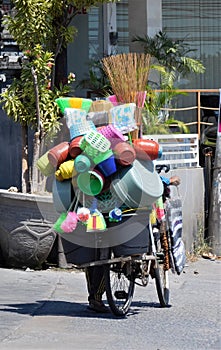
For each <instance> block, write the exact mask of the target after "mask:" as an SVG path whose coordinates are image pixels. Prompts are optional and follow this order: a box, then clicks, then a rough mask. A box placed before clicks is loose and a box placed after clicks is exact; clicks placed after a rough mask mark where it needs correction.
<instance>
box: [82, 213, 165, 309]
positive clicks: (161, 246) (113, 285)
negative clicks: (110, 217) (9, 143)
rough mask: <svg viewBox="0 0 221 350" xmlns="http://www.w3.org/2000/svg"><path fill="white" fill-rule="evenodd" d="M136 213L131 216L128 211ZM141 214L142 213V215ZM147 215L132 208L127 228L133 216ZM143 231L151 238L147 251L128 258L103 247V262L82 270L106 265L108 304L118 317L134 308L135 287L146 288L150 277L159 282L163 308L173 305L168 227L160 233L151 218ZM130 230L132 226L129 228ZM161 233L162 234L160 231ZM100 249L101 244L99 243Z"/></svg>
mask: <svg viewBox="0 0 221 350" xmlns="http://www.w3.org/2000/svg"><path fill="white" fill-rule="evenodd" d="M130 211H132V213H131V214H129V213H128V212H130ZM140 212H141V214H140ZM145 215H146V216H147V212H145V210H142V209H139V210H137V211H135V210H133V209H129V210H126V211H124V212H123V219H124V220H125V225H126V221H127V218H131V217H132V216H133V218H134V221H136V219H137V222H139V220H140V217H141V216H145ZM143 225H144V226H143V232H142V234H145V235H146V236H147V237H148V239H147V241H148V245H147V249H146V251H145V252H142V253H141V254H131V255H129V254H128V255H127V256H117V257H116V254H115V248H113V247H112V248H99V247H97V252H98V255H99V259H98V260H95V261H92V262H89V263H86V264H82V265H80V266H79V268H81V269H82V268H85V267H89V266H96V265H102V266H103V268H104V278H105V289H106V297H107V301H108V304H109V306H110V309H111V311H112V313H113V314H114V315H116V316H125V315H126V314H127V313H128V311H129V309H130V306H131V303H132V300H133V296H134V291H135V286H142V287H146V286H147V285H148V282H149V279H150V277H151V278H152V279H155V286H156V291H157V296H158V299H159V302H160V305H161V307H167V306H168V305H169V295H170V293H169V269H170V263H169V254H170V252H169V250H170V248H169V237H168V232H167V230H166V226H165V225H161V229H160V230H154V232H153V227H152V223H151V217H150V215H149V218H147V222H146V225H145V224H143ZM128 227H129V226H128ZM113 229H115V230H122V228H121V226H120V225H119V226H118V224H116V225H112V227H111V228H109V230H113ZM159 231H160V232H159ZM96 235H97V237H96V240H97V242H99V240H100V239H101V240H102V234H101V233H100V234H99V233H97V234H96ZM98 246H99V244H98Z"/></svg>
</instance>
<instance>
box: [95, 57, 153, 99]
mask: <svg viewBox="0 0 221 350" xmlns="http://www.w3.org/2000/svg"><path fill="white" fill-rule="evenodd" d="M102 63H103V67H104V71H105V73H106V75H107V77H108V78H109V80H110V84H111V87H112V90H113V92H114V94H115V95H116V97H117V100H118V102H121V103H131V102H134V103H136V104H137V103H138V99H139V98H140V97H139V95H138V92H144V91H145V90H146V85H147V81H148V76H149V70H150V55H148V54H143V53H127V54H118V55H113V56H109V57H105V58H103V59H102ZM138 104H139V103H138Z"/></svg>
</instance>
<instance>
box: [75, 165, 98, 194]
mask: <svg viewBox="0 0 221 350" xmlns="http://www.w3.org/2000/svg"><path fill="white" fill-rule="evenodd" d="M77 185H78V188H79V189H80V190H81V191H82V192H83V193H85V194H87V195H89V196H96V195H97V194H99V193H100V192H101V191H102V189H103V186H104V177H103V175H102V174H101V173H100V172H99V171H97V170H89V171H87V172H85V173H81V174H79V175H78V177H77Z"/></svg>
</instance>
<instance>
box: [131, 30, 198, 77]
mask: <svg viewBox="0 0 221 350" xmlns="http://www.w3.org/2000/svg"><path fill="white" fill-rule="evenodd" d="M133 41H135V42H136V41H137V42H139V43H141V45H142V46H143V48H144V52H145V53H149V54H150V55H151V56H152V57H153V58H155V61H156V62H157V63H158V64H160V65H162V66H163V67H165V69H166V71H167V72H168V73H169V72H173V73H174V74H175V75H174V81H175V79H177V77H178V76H186V75H187V74H189V73H204V72H205V67H204V66H203V64H202V62H201V61H199V60H198V59H196V58H193V57H191V56H190V54H192V53H193V52H194V51H196V50H193V49H191V48H190V46H189V44H188V43H186V42H185V40H184V39H180V40H173V39H171V38H169V37H168V35H167V33H166V32H162V31H159V33H157V34H156V35H155V36H153V37H150V36H148V35H146V36H144V37H140V36H136V37H135V38H134V39H133Z"/></svg>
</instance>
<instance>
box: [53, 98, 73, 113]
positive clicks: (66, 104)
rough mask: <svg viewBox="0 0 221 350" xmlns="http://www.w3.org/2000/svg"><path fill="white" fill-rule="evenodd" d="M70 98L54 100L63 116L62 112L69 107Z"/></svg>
mask: <svg viewBox="0 0 221 350" xmlns="http://www.w3.org/2000/svg"><path fill="white" fill-rule="evenodd" d="M70 99H71V98H70V97H59V98H56V100H55V102H56V103H57V105H58V107H59V108H60V111H61V113H63V114H64V111H65V109H66V108H69V107H70Z"/></svg>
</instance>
